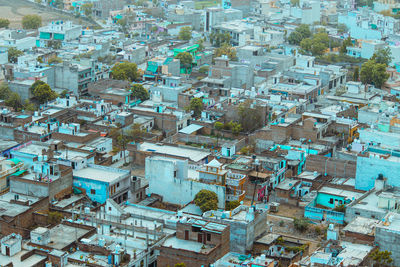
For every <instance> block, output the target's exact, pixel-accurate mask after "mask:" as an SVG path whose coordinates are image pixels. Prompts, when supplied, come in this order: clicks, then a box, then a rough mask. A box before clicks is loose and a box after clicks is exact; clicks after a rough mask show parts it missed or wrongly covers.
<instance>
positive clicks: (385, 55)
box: [371, 47, 392, 66]
mask: <svg viewBox="0 0 400 267" xmlns="http://www.w3.org/2000/svg"><path fill="white" fill-rule="evenodd" d="M371 59H372V60H375V62H376V63H379V64H385V65H386V66H389V64H390V62H391V61H392V52H391V51H390V48H389V47H386V48H381V49H378V50H377V51H376V52H375V53H374V54H373V55H372V58H371Z"/></svg>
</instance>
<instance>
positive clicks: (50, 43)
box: [47, 40, 62, 49]
mask: <svg viewBox="0 0 400 267" xmlns="http://www.w3.org/2000/svg"><path fill="white" fill-rule="evenodd" d="M47 47H48V48H53V49H60V48H61V47H62V43H61V40H49V41H47Z"/></svg>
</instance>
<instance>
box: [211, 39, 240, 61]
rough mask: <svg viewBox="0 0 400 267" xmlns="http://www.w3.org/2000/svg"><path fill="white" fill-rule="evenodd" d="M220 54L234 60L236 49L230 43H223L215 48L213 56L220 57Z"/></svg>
mask: <svg viewBox="0 0 400 267" xmlns="http://www.w3.org/2000/svg"><path fill="white" fill-rule="evenodd" d="M222 55H225V56H228V58H229V59H230V60H236V59H237V57H236V49H235V48H233V47H232V46H231V45H230V44H227V43H225V44H223V45H222V46H221V47H220V48H217V49H216V50H215V57H220V56H222Z"/></svg>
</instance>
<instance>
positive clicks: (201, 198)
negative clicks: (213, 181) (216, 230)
mask: <svg viewBox="0 0 400 267" xmlns="http://www.w3.org/2000/svg"><path fill="white" fill-rule="evenodd" d="M194 203H195V204H196V205H197V206H199V208H200V209H201V211H202V212H206V211H209V210H216V209H218V196H217V194H216V193H215V192H213V191H209V190H206V189H203V190H200V191H199V192H198V193H197V194H196V196H195V197H194Z"/></svg>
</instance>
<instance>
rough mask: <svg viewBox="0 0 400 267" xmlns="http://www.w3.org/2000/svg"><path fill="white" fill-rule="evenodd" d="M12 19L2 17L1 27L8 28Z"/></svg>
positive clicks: (0, 19)
mask: <svg viewBox="0 0 400 267" xmlns="http://www.w3.org/2000/svg"><path fill="white" fill-rule="evenodd" d="M9 25H10V21H9V20H8V19H2V18H0V28H8V26H9Z"/></svg>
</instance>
